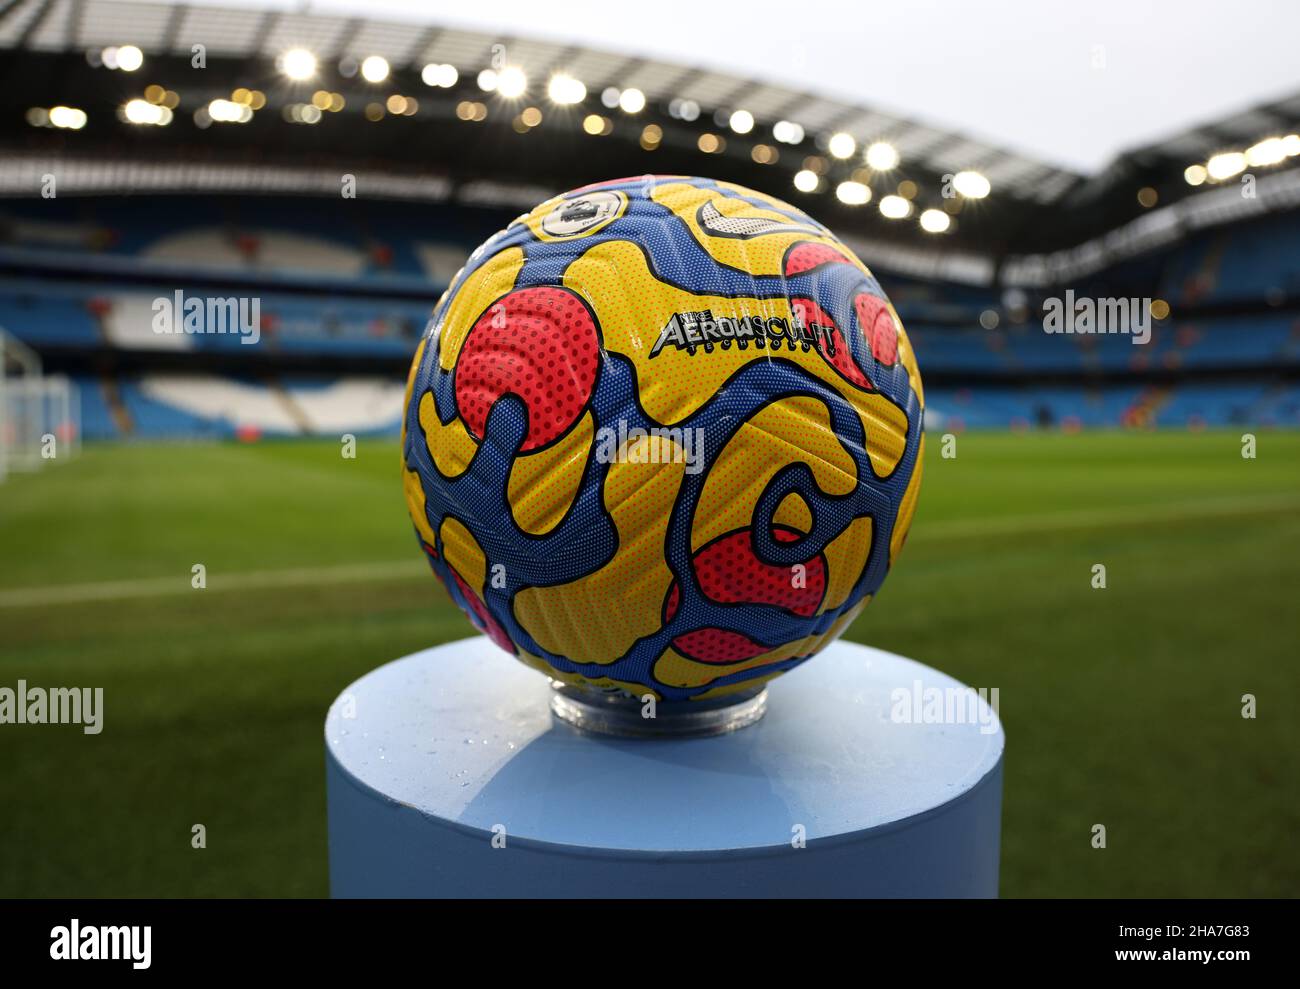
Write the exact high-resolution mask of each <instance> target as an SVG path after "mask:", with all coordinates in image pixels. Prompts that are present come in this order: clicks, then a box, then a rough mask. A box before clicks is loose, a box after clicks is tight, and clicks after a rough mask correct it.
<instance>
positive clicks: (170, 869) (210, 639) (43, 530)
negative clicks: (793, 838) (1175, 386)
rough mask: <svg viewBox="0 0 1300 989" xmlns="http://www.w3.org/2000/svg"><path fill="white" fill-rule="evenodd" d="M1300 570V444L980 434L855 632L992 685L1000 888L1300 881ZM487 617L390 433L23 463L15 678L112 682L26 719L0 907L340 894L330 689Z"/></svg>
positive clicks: (2, 760)
mask: <svg viewBox="0 0 1300 989" xmlns="http://www.w3.org/2000/svg"><path fill="white" fill-rule="evenodd" d="M196 563H202V564H203V565H204V566H205V567H206V568H207V583H208V587H207V589H206V590H202V591H197V590H192V589H191V588H190V568H191V567H192V566H193V565H194V564H196ZM1096 563H1102V564H1105V566H1106V568H1107V584H1108V586H1107V588H1106V589H1105V590H1094V589H1093V588H1092V586H1091V577H1092V567H1093V565H1094V564H1096ZM1298 587H1300V435H1297V434H1287V433H1269V432H1265V433H1261V434H1260V436H1259V446H1258V457H1257V458H1256V459H1254V460H1247V459H1243V458H1242V456H1241V441H1240V435H1239V434H1236V433H1226V432H1211V433H1202V434H1187V433H1152V434H1108V433H1095V434H1079V435H1060V434H1053V435H1040V434H1025V435H1010V434H969V435H964V436H961V437H959V438H958V441H957V456H956V458H955V459H944V458H943V457H942V456H941V449H940V444H939V442H938V437H937V436H932V437H931V438H930V443H929V451H928V463H927V465H926V473H925V484H924V487H923V490H922V495H921V504H920V510H919V512H918V515H917V519H916V523H915V526H914V528H913V534H912V537H911V539H910V541H909V544H908V546H907V548H906V550H905V551H904V552H903V554H902V556H901V557H900V559H899V561H898V565H897V566H896V567H895V570H894V572H893V573H892V574H891V575H890V576H889V579H888V580H887V581H886V583H885V586H884V589H883V591H882V593H881V594H880V595H879V597H878V598H877V599H876V600H875V601H873V602H872V603H871V604H870V605H869V606H868V608H867V610H866V611H865V612H864V614H863V616H862V617H861V618H860V619H859V620H858V621H857V623H856V624H855V625H854V626H853V627H852V628H851V630H850V632H849V634H848V637H849V638H850V639H853V640H856V641H861V642H867V643H870V644H872V645H876V646H880V647H882V648H884V649H889V650H892V651H895V652H900V653H903V654H905V655H909V656H913V657H915V658H916V659H919V660H921V661H923V662H926V663H929V664H931V665H934V666H938V667H939V668H941V669H943V670H945V671H947V672H949V673H951V674H953V675H955V676H957V677H958V678H960V679H962V680H964V681H965V682H967V683H970V684H972V685H974V686H978V687H997V688H999V691H1000V699H1001V709H1002V717H1003V722H1004V724H1005V727H1006V730H1007V736H1008V749H1007V754H1006V784H1005V785H1006V790H1005V803H1004V811H1003V861H1002V892H1003V894H1004V895H1008V896H1022V895H1030V896H1034V895H1037V896H1103V895H1113V896H1139V895H1141V896H1191V895H1209V896H1244V895H1258V896H1287V895H1294V894H1295V893H1296V891H1297V890H1300V848H1297V844H1296V835H1297V833H1300V804H1298V803H1297V801H1296V794H1297V793H1298V792H1300V772H1298V763H1300V718H1298V717H1297V711H1296V707H1297V698H1298V692H1297V683H1300V676H1298V675H1297V660H1298V659H1300V650H1298V649H1297V644H1298V641H1300V635H1298V631H1300V621H1298V620H1297V615H1298V614H1300V609H1297V605H1296V593H1297V588H1298ZM471 632H472V629H471V627H470V625H469V623H468V621H467V620H466V619H465V618H464V617H463V616H462V615H461V614H460V613H459V612H458V611H457V610H456V609H455V608H454V607H453V606H452V605H451V603H450V601H449V600H448V598H447V597H446V595H445V594H444V593H443V592H442V590H441V589H440V588H439V587H438V586H437V585H436V582H435V581H434V579H433V578H432V576H430V575H429V573H428V572H427V567H426V566H425V564H424V561H423V559H422V557H421V554H420V552H419V550H418V548H417V546H416V543H415V540H414V538H413V536H412V534H411V530H410V526H409V523H408V522H407V521H406V517H405V509H404V506H403V502H402V497H401V486H400V483H399V477H398V473H397V449H396V443H395V442H393V441H391V440H382V441H381V440H373V441H364V440H363V441H362V442H361V443H360V445H359V448H358V452H357V458H356V459H355V460H345V459H343V458H342V457H341V456H340V452H339V446H338V444H336V443H327V442H265V443H261V444H256V445H238V444H233V443H232V444H214V445H185V444H175V445H164V444H150V445H99V446H91V447H88V448H87V449H86V450H85V451H84V454H83V455H82V456H81V457H80V458H79V459H77V460H75V461H73V462H71V463H68V464H59V465H57V466H51V467H50V468H49V469H47V470H46V471H45V472H43V473H41V474H38V475H33V476H15V477H11V478H10V479H9V481H8V482H7V483H6V484H5V485H3V486H0V686H9V687H13V686H15V685H16V683H17V681H18V680H19V679H20V678H25V679H26V680H27V681H28V682H29V683H30V684H32V685H46V686H74V685H75V686H102V687H103V688H104V690H105V708H106V713H105V726H104V731H103V733H102V734H101V735H98V736H85V735H83V734H81V731H80V729H79V728H77V727H75V726H31V725H0V896H113V895H124V896H153V895H156V896H320V895H324V894H326V893H327V890H328V885H327V883H328V880H327V868H326V834H325V796H324V764H323V755H322V737H321V723H322V718H323V717H324V713H325V709H326V706H327V705H328V704H329V703H330V702H331V701H332V700H333V698H334V697H335V696H336V694H337V693H338V692H339V691H340V690H341V689H342V688H343V687H344V686H346V685H347V684H348V683H349V682H350V681H352V680H353V679H355V678H356V677H358V676H360V675H361V674H362V673H364V672H366V671H367V670H369V669H371V668H372V667H374V666H377V665H379V664H380V663H383V662H386V661H387V660H390V659H393V658H396V657H398V656H401V655H403V654H405V653H408V652H411V651H413V650H417V649H420V648H423V647H425V646H429V645H433V644H435V643H439V642H445V641H447V640H450V639H455V638H460V637H462V636H465V635H468V634H470V633H471ZM813 662H816V660H815V659H814V660H813ZM790 675H791V676H799V675H800V673H799V672H798V671H796V672H794V673H792V674H790ZM780 691H781V681H780V680H778V681H776V683H775V684H774V685H773V690H772V694H773V697H772V703H774V704H780V702H781V698H780ZM1243 694H1253V695H1255V697H1256V698H1257V699H1258V700H1257V703H1258V717H1257V718H1255V719H1253V720H1247V719H1244V718H1243V717H1242V716H1241V708H1242V695H1243ZM196 823H201V824H203V825H204V826H205V827H206V829H207V847H206V848H205V849H203V850H195V849H193V848H191V840H190V839H191V827H192V826H193V825H194V824H196ZM1095 824H1104V825H1105V826H1106V829H1107V847H1106V848H1105V849H1104V850H1098V849H1094V848H1093V847H1092V844H1091V838H1092V828H1093V826H1094V825H1095Z"/></svg>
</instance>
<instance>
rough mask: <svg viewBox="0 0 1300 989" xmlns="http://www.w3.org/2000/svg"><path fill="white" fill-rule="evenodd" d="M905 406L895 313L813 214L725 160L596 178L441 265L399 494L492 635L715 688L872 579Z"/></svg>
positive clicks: (879, 564)
mask: <svg viewBox="0 0 1300 989" xmlns="http://www.w3.org/2000/svg"><path fill="white" fill-rule="evenodd" d="M923 406H924V399H923V397H922V392H921V377H920V373H919V372H918V370H917V365H916V359H915V357H914V355H913V353H912V348H911V346H910V345H909V343H908V340H907V335H906V334H905V333H904V332H903V326H902V324H901V322H900V321H899V319H898V315H897V314H896V313H895V311H894V308H893V306H891V305H890V303H889V301H888V300H887V299H886V298H885V295H884V293H883V292H882V291H881V288H880V285H879V284H878V283H877V281H876V279H875V278H874V277H873V276H872V274H871V272H870V271H869V270H868V269H867V268H866V267H865V266H864V265H863V264H862V263H861V262H860V261H859V260H858V259H857V257H855V256H854V254H853V253H852V252H851V251H850V250H848V248H846V247H845V246H844V245H843V244H842V243H840V241H838V240H837V239H836V238H835V237H834V236H833V235H832V234H831V232H830V231H829V230H828V229H827V228H826V227H824V226H822V225H821V224H820V223H817V222H816V221H815V220H813V219H811V218H809V217H808V216H807V215H805V214H804V213H802V212H800V211H799V210H797V209H795V208H794V207H792V206H790V205H788V204H786V203H784V202H781V201H780V200H778V199H774V198H772V197H770V196H766V195H763V194H760V193H757V192H752V191H750V190H748V189H745V188H742V187H740V186H736V185H731V184H728V183H725V182H715V181H710V180H708V179H700V178H686V177H674V176H640V177H636V178H629V179H623V180H618V181H613V182H605V183H601V184H599V185H593V186H587V187H585V188H582V189H577V190H575V191H573V192H569V193H566V194H564V195H562V196H558V197H556V198H554V199H551V200H548V201H547V202H544V203H542V204H541V205H540V206H538V207H537V208H536V209H534V210H533V211H532V212H531V213H528V214H526V215H524V216H521V217H519V219H517V220H516V221H515V222H514V223H512V224H511V225H510V226H509V227H508V228H506V229H505V230H503V231H501V232H500V233H498V234H496V235H494V236H493V237H492V238H490V239H489V240H488V241H487V242H486V243H485V244H483V245H482V246H481V247H480V248H478V250H476V251H475V252H474V253H473V254H472V255H471V256H470V259H469V261H468V262H467V264H466V265H465V268H464V269H463V270H462V271H461V272H460V273H459V274H458V275H457V276H456V277H455V279H453V281H452V284H451V287H450V288H449V289H448V291H447V293H446V295H444V296H443V298H442V300H441V301H440V302H439V303H438V306H437V308H436V309H435V311H434V314H433V317H432V319H431V320H430V323H429V328H428V331H427V332H426V334H425V336H424V338H423V340H422V341H421V343H420V346H419V349H418V350H417V351H416V354H415V359H414V362H413V364H412V367H411V373H410V378H409V380H408V383H407V397H406V411H405V418H404V422H403V435H402V451H403V468H404V469H403V476H404V482H405V491H406V500H407V504H408V506H409V509H410V514H411V519H412V521H413V522H414V524H415V529H416V532H417V534H418V536H419V539H420V542H421V545H422V546H423V549H424V552H425V554H426V555H427V557H428V560H429V562H430V564H431V566H432V568H433V571H434V573H435V574H437V575H438V577H439V578H440V579H441V580H442V582H443V583H444V584H445V585H446V588H447V590H448V591H449V592H450V593H451V596H452V598H453V599H454V600H455V602H456V603H457V604H458V605H459V606H460V607H461V608H462V609H464V611H465V613H466V614H467V615H468V616H469V618H470V620H471V621H472V622H473V623H474V625H475V626H477V627H478V628H479V629H480V630H481V631H483V632H484V633H486V634H487V635H488V636H489V637H491V639H492V640H493V641H494V642H496V643H497V644H498V645H500V646H501V648H503V649H505V650H508V651H509V652H511V653H513V654H514V655H515V656H516V657H518V658H519V659H520V660H522V661H523V662H525V663H527V664H529V665H530V666H533V667H536V668H537V669H539V670H541V671H543V672H544V673H546V674H548V675H549V676H551V677H553V678H556V679H559V680H562V681H565V682H568V683H572V684H578V685H585V686H590V687H595V688H599V689H605V690H620V689H621V690H626V691H628V692H631V693H633V694H636V695H638V696H640V695H644V694H645V693H647V692H650V693H653V694H654V695H655V696H657V697H659V698H660V699H662V700H665V701H676V700H686V699H691V698H713V697H718V696H721V695H723V694H726V693H730V692H735V691H740V690H746V689H748V688H752V687H755V686H757V685H758V684H759V683H761V682H762V681H765V680H767V679H770V678H771V677H774V676H776V675H777V674H779V673H782V672H784V671H786V670H789V669H791V668H793V667H795V666H798V665H799V664H800V663H802V662H803V661H804V660H806V659H808V658H809V657H811V656H813V655H814V654H815V653H816V652H817V651H818V650H820V649H821V648H822V647H824V646H825V645H827V644H828V643H830V642H832V641H833V640H834V639H835V638H837V637H838V636H839V635H840V634H841V633H842V632H843V631H844V630H845V628H847V627H848V625H849V623H850V622H852V621H853V619H854V618H855V617H856V616H857V614H858V613H859V612H860V611H861V610H862V608H863V607H864V606H865V605H866V603H867V601H868V600H870V598H871V596H872V595H873V594H875V593H876V591H877V590H878V589H879V588H880V585H881V583H882V582H883V581H884V579H885V574H886V573H887V572H888V571H889V568H890V567H891V566H892V564H893V562H894V559H895V557H896V556H897V555H898V552H899V550H900V549H901V548H902V545H903V541H904V539H905V538H906V536H907V531H908V527H909V525H910V524H911V520H912V515H913V512H914V510H915V508H916V501H917V494H918V491H919V489H920V484H921V452H922V443H923V434H922V429H921V416H922V409H923Z"/></svg>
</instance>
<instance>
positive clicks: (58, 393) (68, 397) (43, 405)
mask: <svg viewBox="0 0 1300 989" xmlns="http://www.w3.org/2000/svg"><path fill="white" fill-rule="evenodd" d="M0 371H2V372H3V373H0V482H2V481H4V480H5V478H6V477H8V475H9V474H10V472H12V471H36V470H40V469H41V468H42V467H43V466H44V465H45V464H46V463H49V462H50V461H51V460H53V461H55V462H58V461H60V460H68V459H71V458H72V457H73V456H75V455H76V453H77V452H78V450H79V448H80V442H81V440H80V437H81V398H80V393H79V392H78V391H77V388H76V386H75V385H73V383H72V382H71V381H69V380H68V379H67V378H66V377H64V376H63V375H46V374H44V373H43V371H42V366H41V360H40V358H39V357H38V356H37V355H36V352H35V351H33V350H32V349H31V348H30V347H28V346H27V345H26V344H24V343H22V342H21V341H19V340H17V339H15V338H14V337H13V336H11V335H10V334H8V333H6V332H5V331H4V330H2V329H0Z"/></svg>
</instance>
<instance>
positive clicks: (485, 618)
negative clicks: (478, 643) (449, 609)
mask: <svg viewBox="0 0 1300 989" xmlns="http://www.w3.org/2000/svg"><path fill="white" fill-rule="evenodd" d="M447 569H448V570H449V571H450V572H451V577H452V580H454V581H456V586H457V587H458V588H460V593H461V594H462V595H464V597H465V600H466V601H468V602H469V607H470V610H471V611H472V612H474V614H475V616H477V618H478V620H479V621H480V622H482V623H483V631H484V632H486V633H487V637H488V638H489V639H491V640H492V641H493V642H495V643H496V644H497V645H499V646H500V647H501V648H502V649H504V650H505V651H506V652H508V653H510V654H512V655H518V650H517V649H515V644H514V643H513V642H511V641H510V636H508V635H507V634H506V630H505V629H503V628H502V627H501V626H500V625H499V624H498V623H497V620H496V619H495V618H493V617H492V613H491V612H490V611H488V609H487V605H486V604H484V603H483V601H482V599H481V598H480V597H479V596H478V595H477V594H475V593H474V592H473V591H472V590H471V589H470V586H469V584H467V583H465V581H463V580H462V579H461V576H460V574H458V573H457V572H456V571H455V570H452V569H451V568H450V567H448V568H447Z"/></svg>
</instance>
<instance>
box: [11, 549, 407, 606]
mask: <svg viewBox="0 0 1300 989" xmlns="http://www.w3.org/2000/svg"><path fill="white" fill-rule="evenodd" d="M428 572H429V567H428V564H426V563H424V562H423V561H421V560H418V559H410V560H395V561H386V562H382V563H379V562H377V563H350V564H343V565H339V566H332V567H300V568H295V569H290V570H258V571H248V572H244V573H221V572H220V571H217V572H216V573H213V572H211V571H209V573H208V586H207V587H205V588H204V590H205V591H210V592H221V591H256V590H264V589H274V588H281V587H311V586H328V585H331V584H351V583H363V582H367V581H381V580H397V579H405V578H408V577H412V578H413V577H416V576H418V575H419V574H421V573H423V574H427V573H428ZM195 591H196V589H195V588H194V587H192V586H191V585H190V575H189V573H188V572H187V573H184V574H181V575H179V576H176V577H145V578H141V579H139V580H108V581H100V582H97V583H88V584H63V585H55V586H52V587H20V588H15V589H14V590H8V591H0V608H38V607H44V606H47V605H55V604H85V603H88V602H95V601H127V600H130V599H132V598H149V597H165V596H168V595H173V594H192V593H195Z"/></svg>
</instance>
